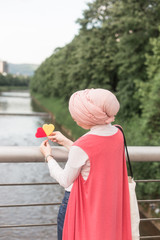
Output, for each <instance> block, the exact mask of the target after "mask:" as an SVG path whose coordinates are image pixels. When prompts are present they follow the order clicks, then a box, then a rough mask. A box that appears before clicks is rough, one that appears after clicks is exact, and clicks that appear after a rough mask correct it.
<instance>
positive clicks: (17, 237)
mask: <svg viewBox="0 0 160 240" xmlns="http://www.w3.org/2000/svg"><path fill="white" fill-rule="evenodd" d="M35 111H36V112H37V111H40V109H38V108H37V106H35V104H33V102H32V100H31V97H30V94H29V92H27V91H21V92H18V91H14V92H13V91H11V92H1V93H0V113H33V112H35ZM44 123H53V122H52V120H51V119H50V118H46V117H39V116H7V115H4V116H2V115H1V116H0V145H1V146H39V145H40V143H41V142H42V139H37V138H35V132H36V130H37V128H38V127H41V126H42V125H43V124H44ZM56 130H57V128H56ZM53 181H54V180H53V179H52V178H51V177H50V175H49V171H48V167H47V164H45V163H13V164H12V163H1V164H0V183H27V182H53ZM63 193H64V190H63V188H62V187H60V186H59V185H42V186H12V187H7V186H4V187H0V205H5V204H29V203H50V202H60V201H61V200H62V197H63ZM58 208H59V207H58V206H44V207H42V206H38V207H20V208H0V216H1V217H0V225H18V224H20V225H22V224H42V223H55V222H56V221H57V219H56V218H57V212H58ZM56 238H57V230H56V227H53V226H48V227H28V228H10V229H8V228H1V229H0V240H56Z"/></svg>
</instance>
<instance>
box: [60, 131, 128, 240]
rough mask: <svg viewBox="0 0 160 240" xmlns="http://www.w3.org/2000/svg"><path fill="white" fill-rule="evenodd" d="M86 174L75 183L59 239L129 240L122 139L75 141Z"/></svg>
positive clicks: (88, 136)
mask: <svg viewBox="0 0 160 240" xmlns="http://www.w3.org/2000/svg"><path fill="white" fill-rule="evenodd" d="M74 146H79V147H80V148H82V149H83V150H84V151H85V152H86V153H87V155H88V157H89V160H90V173H89V176H88V178H87V180H86V181H85V180H84V179H83V177H82V175H81V174H80V175H79V176H78V178H77V179H76V180H75V182H74V184H73V187H72V190H71V194H70V198H69V202H68V207H67V212H66V217H65V222H64V229H63V240H132V237H131V219H130V202H129V188H128V176H127V168H126V160H125V152H124V142H123V136H122V133H121V131H120V130H118V132H117V133H116V134H114V135H112V136H97V135H92V134H88V135H85V136H82V137H81V138H79V139H78V140H77V141H76V142H75V143H74Z"/></svg>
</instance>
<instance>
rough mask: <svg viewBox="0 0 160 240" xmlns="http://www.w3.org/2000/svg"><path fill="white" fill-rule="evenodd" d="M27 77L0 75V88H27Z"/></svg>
mask: <svg viewBox="0 0 160 240" xmlns="http://www.w3.org/2000/svg"><path fill="white" fill-rule="evenodd" d="M29 80H30V79H29V77H24V76H14V75H12V74H7V75H3V74H1V73H0V86H7V87H8V86H23V87H28V86H29Z"/></svg>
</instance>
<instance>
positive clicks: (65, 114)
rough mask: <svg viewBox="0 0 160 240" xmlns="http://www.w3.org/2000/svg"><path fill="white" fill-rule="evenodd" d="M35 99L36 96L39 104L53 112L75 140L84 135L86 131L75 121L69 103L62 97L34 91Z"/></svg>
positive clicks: (56, 119) (59, 123)
mask: <svg viewBox="0 0 160 240" xmlns="http://www.w3.org/2000/svg"><path fill="white" fill-rule="evenodd" d="M32 97H33V99H34V98H35V99H36V101H38V103H39V104H41V105H42V106H43V107H44V108H45V110H48V111H49V112H51V113H52V114H53V117H54V119H55V121H56V123H58V125H60V126H62V129H63V130H65V132H66V133H67V134H68V135H69V136H70V137H72V139H73V140H75V139H77V138H79V137H80V136H82V135H83V134H84V133H86V131H85V130H84V129H82V128H80V127H79V126H77V124H76V123H75V122H74V121H73V119H72V118H71V116H70V113H69V110H68V103H65V102H64V101H63V100H62V99H59V98H55V97H47V98H46V97H44V96H42V95H41V94H37V93H33V94H32Z"/></svg>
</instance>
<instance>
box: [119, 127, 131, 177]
mask: <svg viewBox="0 0 160 240" xmlns="http://www.w3.org/2000/svg"><path fill="white" fill-rule="evenodd" d="M116 127H117V128H118V129H119V130H120V131H121V132H122V134H123V138H124V146H125V149H126V154H127V160H128V165H129V170H130V175H131V177H132V178H133V171H132V166H131V161H130V158H129V153H128V148H127V142H126V138H125V135H124V132H123V129H122V128H121V127H120V126H117V125H116Z"/></svg>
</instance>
